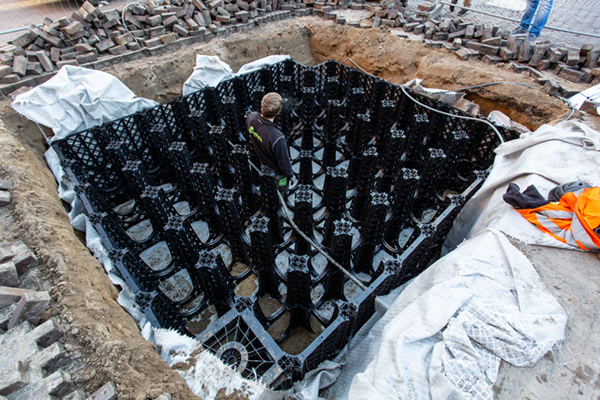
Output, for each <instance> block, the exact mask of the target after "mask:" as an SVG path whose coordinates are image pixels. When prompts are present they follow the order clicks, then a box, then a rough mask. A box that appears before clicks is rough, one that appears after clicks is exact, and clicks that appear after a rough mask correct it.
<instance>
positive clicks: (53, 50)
mask: <svg viewBox="0 0 600 400" xmlns="http://www.w3.org/2000/svg"><path fill="white" fill-rule="evenodd" d="M160 4H161V5H160V6H157V7H153V6H150V5H140V4H131V5H128V6H126V8H125V10H124V12H122V11H119V10H111V11H106V12H103V11H102V10H101V9H100V8H97V7H95V6H94V5H92V3H90V2H89V1H86V2H85V3H83V5H82V6H81V8H80V9H79V10H78V11H76V12H74V13H73V14H72V15H71V17H70V18H67V17H65V18H61V19H59V20H57V21H52V20H51V19H50V18H46V19H45V20H44V21H43V25H42V26H41V27H37V26H35V25H32V26H31V27H30V28H29V29H28V30H27V32H26V33H24V34H23V35H21V36H19V37H18V38H16V39H14V40H12V41H11V42H9V43H8V44H6V45H3V46H0V86H1V85H3V84H5V85H10V84H15V83H17V82H20V81H22V80H24V79H26V78H30V77H40V76H42V75H44V76H46V75H47V76H48V77H47V78H45V79H41V78H40V79H37V80H35V79H34V82H32V83H33V84H39V83H42V82H44V81H45V80H47V79H49V77H50V76H52V75H53V73H55V71H56V70H57V69H60V67H62V66H63V65H79V66H86V67H92V68H96V65H95V63H98V61H99V60H102V59H107V58H111V57H112V58H118V57H116V56H119V55H124V54H133V53H135V56H134V57H132V58H129V59H134V58H138V57H142V56H148V55H153V54H158V50H157V49H159V48H161V47H164V46H166V45H169V44H171V43H173V42H176V41H179V42H185V43H182V44H190V43H196V42H201V41H208V40H210V39H212V38H213V37H214V36H224V35H228V34H230V33H233V32H239V31H246V30H250V29H252V28H254V27H255V26H256V25H260V24H261V23H265V22H269V21H274V20H278V19H283V18H288V17H291V16H292V11H291V10H296V9H297V10H298V12H296V13H295V14H296V15H306V14H308V12H307V10H302V9H303V8H304V9H305V8H306V4H304V3H284V2H282V1H281V0H205V1H204V0H164V1H161V2H160ZM277 10H279V11H277ZM182 39H187V40H182ZM152 50H157V51H155V52H153V51H152ZM115 62H118V61H117V60H115ZM108 65H110V63H108V64H107V63H99V64H98V67H99V68H102V67H106V66H108ZM13 86H15V89H16V88H17V87H18V85H13ZM5 94H6V93H5Z"/></svg>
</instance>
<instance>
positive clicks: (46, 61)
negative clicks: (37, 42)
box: [35, 50, 54, 72]
mask: <svg viewBox="0 0 600 400" xmlns="http://www.w3.org/2000/svg"><path fill="white" fill-rule="evenodd" d="M35 55H36V56H37V59H38V60H40V63H41V64H42V66H43V67H44V70H45V71H46V72H50V71H54V64H52V60H50V57H48V54H46V52H45V51H44V50H40V51H37V52H36V53H35Z"/></svg>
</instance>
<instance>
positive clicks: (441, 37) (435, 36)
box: [433, 32, 448, 40]
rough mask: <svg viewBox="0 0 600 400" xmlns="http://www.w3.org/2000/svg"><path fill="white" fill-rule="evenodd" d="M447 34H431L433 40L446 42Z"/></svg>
mask: <svg viewBox="0 0 600 400" xmlns="http://www.w3.org/2000/svg"><path fill="white" fill-rule="evenodd" d="M447 39H448V33H447V32H436V33H434V34H433V40H447Z"/></svg>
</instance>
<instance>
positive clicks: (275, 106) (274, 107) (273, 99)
mask: <svg viewBox="0 0 600 400" xmlns="http://www.w3.org/2000/svg"><path fill="white" fill-rule="evenodd" d="M282 102H283V100H282V99H281V96H280V95H279V93H275V92H271V93H267V94H265V96H264V97H263V98H262V101H261V102H260V113H261V114H262V116H263V117H265V118H275V117H276V116H277V114H279V112H280V111H281V104H282Z"/></svg>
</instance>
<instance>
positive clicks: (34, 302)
mask: <svg viewBox="0 0 600 400" xmlns="http://www.w3.org/2000/svg"><path fill="white" fill-rule="evenodd" d="M48 303H50V295H49V294H48V292H26V293H24V294H23V296H21V300H19V303H17V308H16V310H15V312H14V313H13V316H12V318H11V319H10V321H9V322H8V329H12V328H13V327H14V326H15V325H17V324H19V323H21V322H23V321H27V322H29V323H30V324H33V325H37V324H38V322H40V318H41V317H42V314H43V313H44V311H46V307H48Z"/></svg>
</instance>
